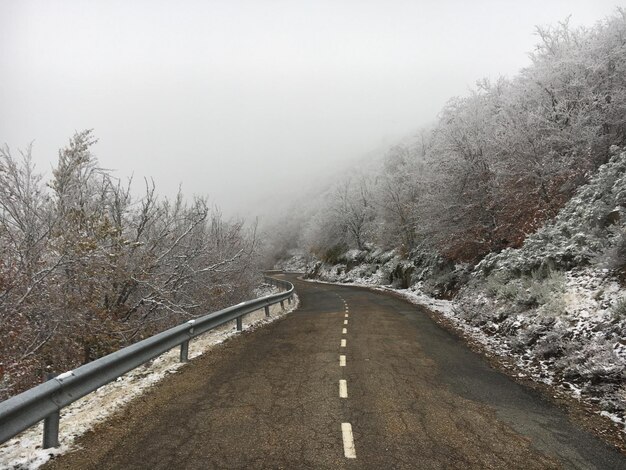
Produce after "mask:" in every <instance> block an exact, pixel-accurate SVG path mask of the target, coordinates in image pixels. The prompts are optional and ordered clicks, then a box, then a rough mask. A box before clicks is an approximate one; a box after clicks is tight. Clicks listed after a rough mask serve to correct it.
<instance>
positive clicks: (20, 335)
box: [0, 131, 257, 399]
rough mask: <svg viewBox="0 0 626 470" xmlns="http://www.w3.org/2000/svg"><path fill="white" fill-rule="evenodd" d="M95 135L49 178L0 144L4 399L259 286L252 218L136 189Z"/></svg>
mask: <svg viewBox="0 0 626 470" xmlns="http://www.w3.org/2000/svg"><path fill="white" fill-rule="evenodd" d="M94 144H95V139H94V137H93V135H92V133H91V132H90V131H84V132H80V133H77V134H76V135H75V136H74V137H73V138H72V139H71V140H70V142H69V144H68V145H67V147H65V148H64V149H62V150H61V151H60V152H59V158H58V163H57V165H56V167H55V168H54V170H53V172H52V175H51V178H50V179H49V180H44V178H43V177H42V176H41V175H40V174H38V173H37V171H36V169H35V167H34V165H33V163H32V160H31V153H30V149H27V150H26V151H25V152H23V153H21V154H19V155H14V154H12V153H11V151H10V150H9V148H8V147H3V148H0V338H2V340H1V341H0V399H5V398H7V397H8V396H10V395H12V394H14V393H16V392H19V391H22V390H24V389H26V388H29V387H31V386H33V385H36V384H37V383H40V382H41V381H42V380H45V378H46V376H47V374H49V373H59V372H63V371H66V370H69V369H72V368H74V367H76V366H78V365H80V364H83V363H86V362H89V361H91V360H93V359H96V358H98V357H101V356H103V355H105V354H108V353H110V352H113V351H115V350H117V349H119V348H121V347H123V346H126V345H128V344H131V343H134V342H136V341H138V340H140V339H143V338H144V337H147V336H150V335H152V334H154V333H156V332H159V331H162V330H164V329H166V328H167V327H171V326H173V325H176V324H179V323H182V322H183V321H186V320H188V319H189V318H193V317H195V316H199V315H202V314H206V313H208V312H210V311H213V310H216V309H218V308H220V307H224V306H227V305H231V304H234V303H237V302H239V301H240V300H242V299H244V298H251V297H253V289H254V288H255V287H256V286H257V279H256V277H255V276H256V274H255V273H256V272H257V270H256V269H251V268H252V267H254V266H255V263H256V256H255V252H256V237H255V231H254V229H249V228H247V227H246V226H245V225H244V223H243V222H241V221H227V220H224V219H223V217H222V215H221V214H220V212H219V210H217V209H210V208H209V206H208V203H207V201H206V199H203V198H197V197H196V198H193V199H192V200H191V201H185V199H184V198H183V196H182V194H178V195H177V196H176V197H175V198H174V199H168V198H160V197H158V196H157V193H156V190H155V187H154V185H153V184H152V183H151V182H150V181H147V180H146V181H145V187H144V191H143V195H140V196H136V194H137V193H140V194H141V191H136V190H135V189H134V188H132V186H131V181H128V182H126V183H124V182H122V181H119V180H118V179H116V178H115V177H114V176H113V175H112V173H111V172H110V171H107V170H105V169H103V168H101V167H100V166H99V163H98V161H97V159H96V158H95V157H94V155H93V153H92V150H91V149H92V147H93V145H94Z"/></svg>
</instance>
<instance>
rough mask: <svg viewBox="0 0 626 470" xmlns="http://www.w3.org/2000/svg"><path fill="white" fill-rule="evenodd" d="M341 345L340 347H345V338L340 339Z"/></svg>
mask: <svg viewBox="0 0 626 470" xmlns="http://www.w3.org/2000/svg"><path fill="white" fill-rule="evenodd" d="M341 347H342V348H345V347H346V340H345V339H342V340H341Z"/></svg>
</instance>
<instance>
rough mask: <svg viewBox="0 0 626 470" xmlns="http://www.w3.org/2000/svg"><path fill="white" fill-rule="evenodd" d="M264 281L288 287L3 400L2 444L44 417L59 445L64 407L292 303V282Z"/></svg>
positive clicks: (49, 436)
mask: <svg viewBox="0 0 626 470" xmlns="http://www.w3.org/2000/svg"><path fill="white" fill-rule="evenodd" d="M265 282H266V283H269V284H271V285H274V286H276V287H278V288H281V289H285V290H284V291H282V292H278V293H276V294H271V295H267V296H265V297H260V298H258V299H254V300H248V301H247V302H242V303H240V304H237V305H234V306H232V307H228V308H225V309H223V310H219V311H217V312H213V313H209V314H208V315H205V316H202V317H199V318H196V319H194V320H189V321H188V322H186V323H183V324H182V325H178V326H175V327H173V328H170V329H169V330H166V331H163V332H162V333H158V334H156V335H154V336H151V337H150V338H146V339H144V340H142V341H139V342H137V343H135V344H132V345H130V346H127V347H125V348H123V349H120V350H119V351H116V352H114V353H111V354H108V355H107V356H103V357H101V358H99V359H96V360H95V361H92V362H89V363H87V364H85V365H82V366H80V367H78V368H76V369H74V370H72V371H69V372H64V373H63V374H60V375H58V376H56V377H54V378H52V379H51V380H48V381H47V382H44V383H42V384H40V385H37V386H36V387H33V388H31V389H30V390H27V391H25V392H23V393H20V394H19V395H16V396H14V397H11V398H9V399H8V400H5V401H3V402H1V403H0V444H2V443H4V442H6V441H7V440H9V439H11V438H12V437H14V436H16V435H17V434H19V433H21V432H22V431H24V430H26V429H28V428H30V427H31V426H33V425H35V424H37V423H38V422H40V421H41V420H44V430H43V448H44V449H47V448H50V447H58V446H59V420H60V411H61V409H62V408H63V407H66V406H67V405H69V404H71V403H73V402H75V401H76V400H78V399H79V398H82V397H84V396H85V395H87V394H89V393H91V392H94V391H95V390H97V389H98V388H100V387H102V386H103V385H105V384H107V383H109V382H111V381H113V380H115V379H117V378H118V377H120V376H122V375H124V374H125V373H126V372H129V371H131V370H132V369H135V368H136V367H139V366H140V365H142V364H144V363H146V362H148V361H149V360H151V359H154V358H155V357H157V356H160V355H161V354H163V353H166V352H167V351H169V350H171V349H173V348H175V347H178V346H180V360H181V362H186V361H187V360H188V355H189V341H190V340H191V339H192V338H195V337H196V336H199V335H201V334H203V333H206V332H208V331H210V330H212V329H214V328H216V327H218V326H221V325H223V324H224V323H227V322H229V321H233V320H235V321H236V324H237V330H239V331H241V330H242V329H243V317H244V316H245V315H246V314H249V313H251V312H254V311H256V310H261V309H262V308H263V309H265V315H266V316H269V315H270V310H269V308H270V306H271V305H274V304H277V303H280V305H281V307H282V308H285V301H288V302H289V303H291V302H292V299H293V295H294V286H293V284H291V283H290V282H287V281H283V280H280V279H274V278H271V277H267V276H266V277H265Z"/></svg>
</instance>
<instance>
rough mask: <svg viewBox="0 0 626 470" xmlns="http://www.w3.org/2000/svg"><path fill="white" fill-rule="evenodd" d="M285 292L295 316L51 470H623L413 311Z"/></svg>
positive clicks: (181, 377)
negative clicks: (295, 305) (294, 300)
mask: <svg viewBox="0 0 626 470" xmlns="http://www.w3.org/2000/svg"><path fill="white" fill-rule="evenodd" d="M289 279H290V280H292V281H294V282H295V284H296V289H297V292H298V294H299V296H300V300H301V307H300V309H299V310H297V311H295V312H293V313H292V314H290V315H288V316H287V317H285V318H284V319H281V320H279V321H277V322H275V323H273V324H271V325H269V326H266V327H264V328H262V329H259V330H257V331H254V332H251V333H243V334H241V335H239V336H237V337H236V338H234V339H232V340H229V341H227V342H226V343H224V344H223V345H221V346H219V347H217V348H216V349H214V350H213V351H211V352H210V353H209V354H206V355H204V356H202V357H200V358H198V359H195V360H193V361H192V362H191V363H190V364H189V365H188V366H186V367H184V368H183V369H182V370H181V371H180V372H179V373H177V374H174V375H172V376H170V377H168V378H166V379H165V380H164V381H163V382H162V383H161V384H160V385H159V386H157V387H155V388H154V389H153V390H152V391H150V392H148V393H147V394H146V395H144V396H143V397H141V398H139V399H138V400H136V401H134V402H133V403H132V404H131V405H130V406H129V407H128V408H126V409H125V410H124V412H123V413H121V414H119V415H118V416H116V417H114V418H113V419H111V420H109V421H108V422H107V423H105V424H103V425H101V426H99V427H98V428H97V429H96V430H95V431H94V432H93V433H90V434H89V435H87V436H85V437H84V438H83V439H82V440H81V441H80V445H81V446H82V447H83V449H82V450H80V451H78V452H74V453H71V454H68V455H65V456H62V457H60V458H58V459H56V460H55V461H53V462H52V464H51V465H50V466H49V467H48V468H55V469H61V468H63V469H89V468H98V469H101V468H102V469H105V468H106V469H174V468H175V469H186V468H188V469H236V468H247V469H249V468H274V469H308V468H311V469H325V468H328V469H343V468H346V469H370V468H371V469H404V468H407V469H408V468H411V469H474V468H476V469H491V468H494V469H495V468H506V469H547V468H581V469H603V470H604V469H622V468H623V469H626V457H625V456H624V455H623V454H621V453H619V452H617V451H616V450H614V449H612V448H611V447H609V446H608V445H606V444H604V443H603V442H602V441H600V440H599V439H597V438H595V437H593V436H592V435H590V434H588V433H586V432H584V431H582V430H580V429H578V428H577V427H576V426H575V425H573V424H572V423H571V422H570V421H569V420H568V418H567V416H566V415H565V414H564V413H563V412H562V411H561V410H559V409H558V408H556V407H554V406H553V405H551V404H550V403H548V402H547V401H545V400H544V399H542V398H541V397H540V396H539V395H538V394H537V393H536V392H534V391H532V390H529V389H526V388H525V387H523V386H521V385H519V384H517V383H515V382H513V381H512V380H510V379H509V378H507V377H506V376H504V375H503V374H501V373H500V372H497V371H495V370H493V369H491V368H490V367H489V366H488V365H487V363H486V362H485V361H484V360H483V359H482V358H481V357H480V356H478V355H476V354H474V353H472V352H471V351H470V350H468V349H467V348H466V347H465V346H464V345H463V344H462V342H460V341H459V340H458V339H456V338H455V337H453V336H452V335H450V334H449V333H447V332H446V331H444V330H442V329H441V328H440V327H438V326H437V325H436V324H434V323H433V322H432V321H431V320H430V319H429V318H428V316H427V315H426V314H425V313H423V312H421V311H420V309H419V308H418V307H415V306H412V305H410V304H408V303H407V302H405V301H403V300H401V299H398V298H395V297H392V296H388V295H384V294H378V293H374V292H370V291H367V290H363V289H358V288H354V287H344V286H331V285H325V284H311V283H305V282H301V281H296V280H295V277H294V276H290V277H289ZM346 315H347V316H346ZM344 329H345V330H344ZM341 356H343V357H344V359H341ZM344 361H345V362H344ZM342 364H345V365H342ZM340 381H345V382H343V383H342V382H340ZM344 385H345V387H344ZM340 395H344V397H342V396H340ZM350 431H351V432H350Z"/></svg>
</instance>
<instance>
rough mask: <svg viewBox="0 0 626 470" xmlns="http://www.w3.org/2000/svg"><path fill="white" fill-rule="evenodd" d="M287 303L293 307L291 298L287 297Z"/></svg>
mask: <svg viewBox="0 0 626 470" xmlns="http://www.w3.org/2000/svg"><path fill="white" fill-rule="evenodd" d="M287 302H288V303H289V305H291V296H290V297H287Z"/></svg>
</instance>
